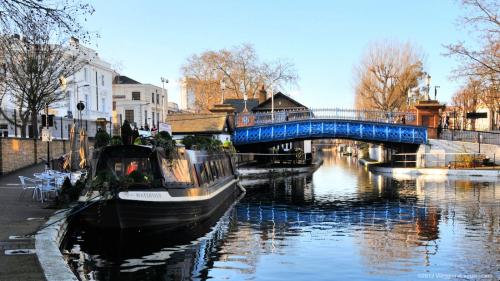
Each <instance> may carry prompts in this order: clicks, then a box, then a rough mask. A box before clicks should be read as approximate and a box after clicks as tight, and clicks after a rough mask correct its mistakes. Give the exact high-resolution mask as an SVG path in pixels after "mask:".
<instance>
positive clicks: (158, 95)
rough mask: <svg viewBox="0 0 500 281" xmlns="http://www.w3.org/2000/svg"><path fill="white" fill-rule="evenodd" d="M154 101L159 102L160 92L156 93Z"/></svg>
mask: <svg viewBox="0 0 500 281" xmlns="http://www.w3.org/2000/svg"><path fill="white" fill-rule="evenodd" d="M156 103H157V104H160V94H156Z"/></svg>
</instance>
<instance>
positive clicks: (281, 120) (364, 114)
mask: <svg viewBox="0 0 500 281" xmlns="http://www.w3.org/2000/svg"><path fill="white" fill-rule="evenodd" d="M412 123H416V122H415V115H414V114H413V113H408V112H382V111H360V110H339V109H335V110H304V111H291V112H290V111H288V112H274V113H273V114H271V113H257V114H239V115H238V116H237V118H236V128H235V132H234V135H233V143H234V144H235V145H247V144H259V143H279V142H286V141H294V140H304V139H325V138H338V139H351V140H360V141H366V142H374V143H405V144H423V143H427V127H422V126H416V125H411V124H412Z"/></svg>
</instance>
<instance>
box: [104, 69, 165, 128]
mask: <svg viewBox="0 0 500 281" xmlns="http://www.w3.org/2000/svg"><path fill="white" fill-rule="evenodd" d="M167 114H168V100H167V90H166V89H165V90H163V89H162V88H161V87H157V86H155V85H152V84H142V83H140V82H137V81H135V80H133V79H130V78H129V77H127V76H122V75H117V76H115V78H114V80H113V120H115V121H113V123H117V124H122V123H123V121H125V120H128V121H129V122H130V123H131V124H132V126H135V127H137V128H140V127H143V128H146V127H149V128H150V129H151V128H152V127H156V128H158V127H159V123H163V122H164V120H165V118H166V116H167Z"/></svg>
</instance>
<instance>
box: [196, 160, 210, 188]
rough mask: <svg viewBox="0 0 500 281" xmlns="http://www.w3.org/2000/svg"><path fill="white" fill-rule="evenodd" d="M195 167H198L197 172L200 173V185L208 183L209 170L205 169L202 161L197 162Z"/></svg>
mask: <svg viewBox="0 0 500 281" xmlns="http://www.w3.org/2000/svg"><path fill="white" fill-rule="evenodd" d="M195 169H196V174H197V175H198V181H199V185H200V186H202V185H203V184H205V183H207V182H208V177H207V172H206V170H205V166H204V165H203V164H201V163H199V164H195Z"/></svg>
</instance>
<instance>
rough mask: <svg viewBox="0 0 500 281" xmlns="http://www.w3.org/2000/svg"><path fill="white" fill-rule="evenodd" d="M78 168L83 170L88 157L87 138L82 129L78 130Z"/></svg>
mask: <svg viewBox="0 0 500 281" xmlns="http://www.w3.org/2000/svg"><path fill="white" fill-rule="evenodd" d="M79 153H80V168H81V169H83V168H85V167H87V166H88V165H87V164H88V159H87V157H88V155H89V147H88V137H87V132H85V130H84V129H83V128H82V129H81V130H80V150H79Z"/></svg>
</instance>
